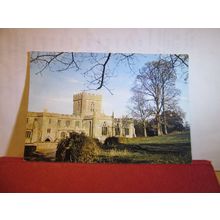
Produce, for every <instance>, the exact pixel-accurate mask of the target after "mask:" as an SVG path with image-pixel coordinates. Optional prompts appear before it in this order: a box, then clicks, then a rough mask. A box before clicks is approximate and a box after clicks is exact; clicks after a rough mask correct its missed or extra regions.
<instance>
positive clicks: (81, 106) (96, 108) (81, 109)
mask: <svg viewBox="0 0 220 220" xmlns="http://www.w3.org/2000/svg"><path fill="white" fill-rule="evenodd" d="M101 109H102V96H101V95H95V94H90V93H86V92H82V93H78V94H76V95H73V114H74V115H79V116H89V115H93V114H94V112H95V113H96V115H99V114H100V113H101Z"/></svg>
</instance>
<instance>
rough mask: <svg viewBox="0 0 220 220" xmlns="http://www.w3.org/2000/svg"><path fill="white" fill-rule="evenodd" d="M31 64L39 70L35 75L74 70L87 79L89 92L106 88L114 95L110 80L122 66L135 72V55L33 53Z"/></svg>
mask: <svg viewBox="0 0 220 220" xmlns="http://www.w3.org/2000/svg"><path fill="white" fill-rule="evenodd" d="M30 62H31V65H32V66H35V68H36V69H37V70H38V71H36V72H35V74H42V73H43V72H44V71H46V70H47V69H49V70H50V71H58V72H62V71H66V70H69V69H73V70H74V71H80V72H81V74H82V75H83V76H84V77H85V79H86V81H87V83H88V85H87V88H88V90H98V89H101V88H105V89H107V90H108V91H109V92H110V93H112V92H111V90H110V89H109V88H108V87H107V84H108V80H109V78H111V77H112V76H113V75H114V70H115V69H116V68H117V67H118V66H119V65H120V64H126V65H127V66H128V67H129V69H130V71H133V69H132V66H133V65H134V54H133V53H131V54H125V53H68V52H61V53H57V52H54V53H48V52H46V53H42V52H32V53H31V60H30Z"/></svg>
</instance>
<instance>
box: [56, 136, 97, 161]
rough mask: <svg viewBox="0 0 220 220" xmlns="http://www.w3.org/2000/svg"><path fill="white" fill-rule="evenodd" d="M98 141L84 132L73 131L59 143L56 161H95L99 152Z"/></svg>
mask: <svg viewBox="0 0 220 220" xmlns="http://www.w3.org/2000/svg"><path fill="white" fill-rule="evenodd" d="M99 150H100V148H99V146H98V145H97V141H96V140H94V139H93V138H91V137H88V136H86V135H85V134H84V133H81V134H79V133H76V132H72V133H71V134H70V137H67V138H65V139H62V140H61V141H60V142H59V143H58V145H57V151H56V161H70V162H86V163H92V162H95V161H96V159H97V156H98V153H99Z"/></svg>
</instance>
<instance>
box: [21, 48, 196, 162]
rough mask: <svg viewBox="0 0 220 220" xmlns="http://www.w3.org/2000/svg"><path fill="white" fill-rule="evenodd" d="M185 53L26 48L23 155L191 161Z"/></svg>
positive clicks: (34, 158) (54, 159)
mask: <svg viewBox="0 0 220 220" xmlns="http://www.w3.org/2000/svg"><path fill="white" fill-rule="evenodd" d="M188 62H189V57H188V55H187V54H139V53H95V52H91V53H85V52H80V53H79V52H38V51H33V52H30V89H29V105H28V114H27V118H26V134H25V146H24V159H25V160H29V161H48V162H73V163H144V164H169V163H172V164H184V163H191V160H192V158H191V142H190V115H189V97H188V84H189V70H188Z"/></svg>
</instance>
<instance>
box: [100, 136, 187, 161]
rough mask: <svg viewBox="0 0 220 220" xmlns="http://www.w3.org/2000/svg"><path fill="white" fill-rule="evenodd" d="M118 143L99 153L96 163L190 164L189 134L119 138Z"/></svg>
mask: <svg viewBox="0 0 220 220" xmlns="http://www.w3.org/2000/svg"><path fill="white" fill-rule="evenodd" d="M119 141H120V143H119V144H117V145H113V146H111V147H110V148H105V146H103V149H102V150H101V152H100V155H99V159H98V161H97V162H104V163H109V162H110V163H150V164H152V163H160V164H167V163H177V164H179V163H190V162H191V145H190V134H189V132H181V133H180V132H179V133H173V134H169V135H164V136H159V137H158V136H155V137H146V138H145V137H137V138H120V139H119Z"/></svg>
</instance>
